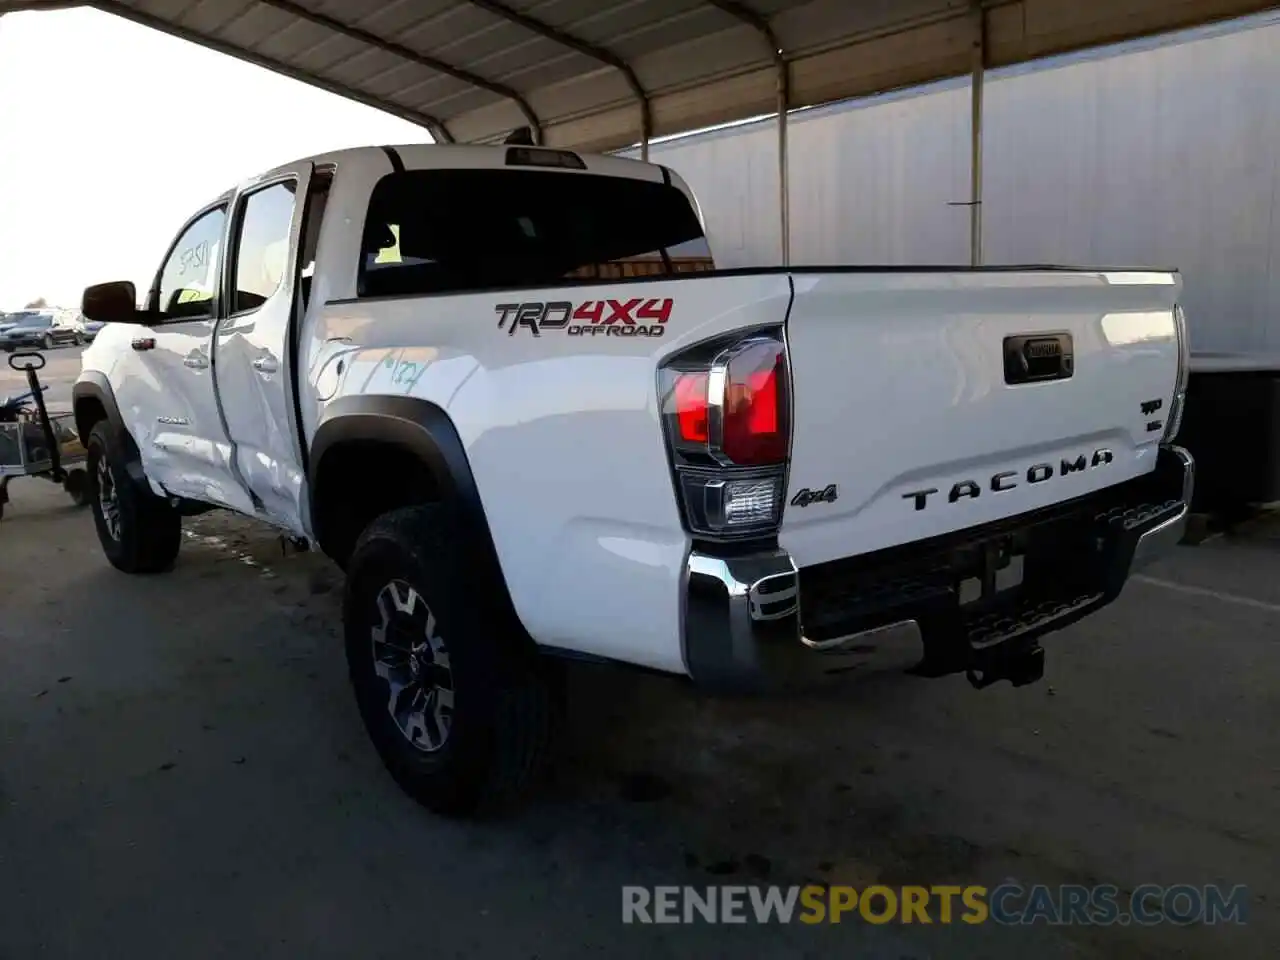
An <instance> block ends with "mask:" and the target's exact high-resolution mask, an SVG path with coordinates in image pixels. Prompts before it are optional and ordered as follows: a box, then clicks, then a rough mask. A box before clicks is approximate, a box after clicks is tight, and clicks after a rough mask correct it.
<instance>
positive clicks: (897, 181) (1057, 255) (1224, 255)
mask: <svg viewBox="0 0 1280 960" xmlns="http://www.w3.org/2000/svg"><path fill="white" fill-rule="evenodd" d="M985 122H986V137H985V142H984V149H985V165H984V176H985V179H986V184H985V204H984V247H985V254H986V262H987V263H1019V262H1021V263H1028V262H1055V263H1072V264H1085V265H1107V264H1111V265H1124V266H1130V265H1153V266H1172V267H1178V268H1179V269H1181V270H1182V271H1183V274H1184V277H1185V281H1186V295H1185V303H1186V307H1187V312H1188V316H1189V318H1190V322H1191V328H1192V344H1193V346H1194V348H1195V349H1197V350H1229V351H1245V352H1251V351H1280V17H1277V16H1275V15H1271V16H1268V17H1260V18H1251V19H1249V20H1245V21H1239V22H1237V23H1234V24H1229V25H1220V26H1218V27H1214V28H1207V29H1203V30H1199V31H1192V32H1188V33H1184V34H1180V35H1176V36H1174V37H1168V38H1162V39H1160V40H1156V41H1145V42H1141V43H1137V44H1130V45H1127V46H1125V47H1120V48H1113V49H1111V50H1105V51H1096V52H1094V53H1091V54H1087V55H1080V56H1075V57H1070V58H1062V59H1059V60H1055V61H1047V62H1045V63H1043V64H1040V65H1037V66H1035V67H1032V68H1027V67H1023V68H1018V69H1015V70H1012V71H998V72H992V73H991V74H990V75H989V76H988V80H987V85H986V121H985ZM790 137H791V172H790V176H791V218H792V231H791V232H792V236H791V251H792V261H793V262H794V263H798V264H800V263H809V264H814V263H886V264H899V263H912V262H916V263H961V264H963V263H968V259H969V248H968V242H969V235H968V230H969V227H968V223H969V221H968V217H969V213H968V208H967V207H965V206H958V205H950V204H954V203H957V202H964V201H966V200H967V199H968V191H969V88H968V83H967V82H951V83H946V84H938V85H933V86H930V87H926V88H923V89H921V90H918V91H910V92H906V93H898V94H890V95H887V96H884V97H878V98H875V99H872V100H866V101H858V102H854V103H848V104H840V105H837V106H834V107H827V108H822V109H819V110H811V111H805V112H801V113H798V114H796V115H795V116H794V117H793V119H792V120H791V123H790ZM650 155H651V159H652V160H654V161H656V162H660V163H665V164H667V165H669V166H671V167H672V168H674V169H675V170H677V171H679V173H680V174H681V175H682V176H683V177H684V178H685V179H686V180H687V181H688V182H689V184H690V186H692V187H693V189H694V190H695V191H696V193H697V194H698V196H699V198H700V202H701V204H702V208H703V213H704V215H705V216H706V218H707V224H708V229H709V232H710V233H711V238H712V241H713V243H714V245H715V248H716V253H717V259H718V260H719V261H720V262H721V263H722V265H724V266H749V265H761V264H773V263H777V262H778V257H779V253H778V251H779V242H778V214H777V196H778V172H777V153H776V132H775V126H774V123H773V121H772V120H768V121H765V122H761V123H753V124H749V125H745V126H741V127H736V128H731V129H726V130H719V131H714V132H711V133H703V134H698V135H695V136H693V137H690V138H686V139H682V140H676V141H668V142H666V143H659V144H655V145H654V146H653V147H652V148H651V151H650Z"/></svg>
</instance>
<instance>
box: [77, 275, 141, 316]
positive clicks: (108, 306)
mask: <svg viewBox="0 0 1280 960" xmlns="http://www.w3.org/2000/svg"><path fill="white" fill-rule="evenodd" d="M80 312H81V313H83V314H84V315H85V317H87V318H88V319H90V320H97V321H98V322H99V323H146V322H147V317H146V315H145V314H143V313H142V312H141V311H139V310H138V294H137V291H136V290H135V289H134V286H133V284H132V283H131V282H130V281H128V280H116V281H113V282H111V283H95V284H94V285H93V286H92V287H85V288H84V296H82V297H81V298H80Z"/></svg>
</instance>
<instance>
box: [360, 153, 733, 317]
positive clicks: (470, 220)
mask: <svg viewBox="0 0 1280 960" xmlns="http://www.w3.org/2000/svg"><path fill="white" fill-rule="evenodd" d="M714 268H715V264H714V263H713V261H712V259H711V251H710V248H709V247H708V246H707V240H706V237H705V236H704V234H703V231H702V225H701V224H700V223H699V222H698V217H697V214H696V213H695V212H694V209H693V206H692V205H691V204H690V203H689V200H688V198H687V197H686V196H685V195H684V194H683V193H682V192H681V191H680V190H679V189H677V188H676V187H673V186H670V185H668V184H663V183H654V182H651V181H647V180H635V179H631V178H625V177H606V176H599V175H595V174H577V173H560V172H555V173H552V172H548V171H533V170H512V169H509V168H508V169H500V170H415V171H409V172H406V173H396V174H390V175H389V176H387V177H384V178H383V179H382V180H381V181H379V183H378V185H377V187H376V188H375V189H374V191H373V196H372V198H371V199H370V203H369V215H368V218H367V220H366V222H365V232H364V242H363V245H362V250H361V262H360V293H361V295H362V296H387V295H398V296H405V295H411V294H421V293H443V292H461V291H465V290H482V289H493V288H501V287H512V286H515V287H520V286H536V285H538V284H548V283H555V284H563V283H569V282H575V281H576V282H595V281H599V280H616V279H623V278H626V277H639V276H671V275H673V274H677V273H690V272H701V271H706V270H713V269H714Z"/></svg>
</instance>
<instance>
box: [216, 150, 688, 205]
mask: <svg viewBox="0 0 1280 960" xmlns="http://www.w3.org/2000/svg"><path fill="white" fill-rule="evenodd" d="M512 150H524V151H533V153H534V154H535V155H536V154H537V153H538V152H540V151H550V152H552V153H559V154H569V155H572V156H574V157H577V158H578V159H579V160H581V161H582V164H583V167H584V169H573V168H569V167H563V166H549V165H541V164H531V165H530V166H535V167H537V168H538V169H542V170H549V171H554V172H557V173H566V174H570V175H574V174H582V173H593V174H603V175H605V176H611V177H628V178H631V179H635V180H650V181H657V180H661V179H663V178H664V172H663V170H664V168H663V167H661V166H659V165H657V164H653V163H645V162H643V161H640V160H628V159H624V158H622V157H610V156H604V155H602V154H591V153H577V152H576V151H571V150H557V149H555V148H551V147H529V146H523V145H505V144H502V145H493V146H488V145H476V144H433V143H407V144H389V145H385V146H367V147H351V148H348V149H345V150H331V151H329V152H327V153H317V154H313V155H312V156H309V157H300V158H298V159H296V160H292V161H290V162H288V163H283V164H281V165H280V166H278V167H273V168H272V169H270V170H266V171H264V172H262V173H260V174H258V175H256V176H253V177H250V178H249V179H248V180H245V181H244V182H242V183H240V184H239V185H238V186H236V187H234V188H232V189H230V190H227V191H225V192H224V193H223V194H221V195H219V196H218V197H216V198H214V199H213V200H211V201H210V203H211V204H212V203H217V202H219V201H222V200H225V199H228V198H229V197H230V196H231V195H232V194H234V193H235V192H236V190H243V189H246V188H248V187H252V186H253V185H254V184H256V183H258V182H259V181H262V180H266V179H269V178H271V177H273V176H276V175H277V174H279V173H281V172H283V171H285V170H288V169H291V168H293V167H296V166H297V165H298V164H300V163H306V162H310V163H313V164H315V165H317V166H320V165H333V166H335V167H345V168H351V167H362V166H364V167H368V168H370V170H371V171H373V172H377V173H386V172H390V171H391V169H392V166H391V164H392V161H391V157H392V156H396V157H398V158H399V162H400V163H403V164H404V168H405V169H406V170H431V169H441V170H468V169H469V170H485V169H494V170H497V169H502V168H504V167H506V166H508V165H509V163H508V156H509V151H512ZM665 176H666V177H668V178H669V177H670V176H671V175H670V173H666V174H665Z"/></svg>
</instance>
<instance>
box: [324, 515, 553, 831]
mask: <svg viewBox="0 0 1280 960" xmlns="http://www.w3.org/2000/svg"><path fill="white" fill-rule="evenodd" d="M457 545H458V537H457V535H456V534H455V533H454V532H453V531H452V530H451V529H450V522H449V519H448V516H447V514H446V513H445V512H443V511H442V510H441V509H440V508H439V507H437V506H434V505H430V506H419V507H407V508H403V509H399V510H393V511H391V512H390V513H387V514H384V515H383V516H381V517H379V518H378V519H377V520H375V521H374V522H373V523H372V524H370V526H369V527H368V529H366V530H365V531H364V533H363V534H362V535H361V537H360V539H359V540H358V541H357V543H356V546H355V549H354V550H353V551H352V554H351V556H350V558H349V561H348V564H347V582H346V590H345V597H344V601H343V626H344V631H345V637H346V649H347V665H348V668H349V672H350V676H351V683H352V687H353V688H354V691H355V695H356V703H357V705H358V706H359V709H360V716H361V718H362V719H363V721H364V725H365V729H366V730H367V731H368V733H369V736H370V738H371V739H372V740H373V743H374V746H375V747H376V748H377V751H378V754H379V755H380V756H381V758H382V761H383V763H384V764H385V765H386V767H387V769H388V771H389V772H390V773H391V775H392V777H394V778H395V780H396V782H397V783H398V784H399V785H400V786H401V788H402V789H404V790H405V792H406V793H408V794H409V795H410V796H412V797H413V798H414V799H415V800H417V801H418V802H419V803H421V804H422V805H423V806H425V807H427V808H428V809H430V810H432V811H434V812H436V813H438V814H442V815H444V816H449V817H471V816H477V815H486V814H493V813H497V812H500V811H502V810H504V809H507V808H509V807H510V806H512V805H513V804H514V803H515V802H516V801H517V800H519V799H520V798H522V797H523V796H524V795H525V794H526V793H527V792H528V791H529V789H530V788H531V787H532V786H533V784H534V781H535V780H536V778H537V776H538V774H539V773H540V772H541V771H542V768H543V765H544V760H545V758H546V755H547V751H548V747H549V743H550V740H551V727H552V702H553V701H552V695H551V689H550V686H549V684H548V683H547V680H546V676H545V675H544V673H543V671H542V669H541V668H540V666H539V657H538V655H537V653H536V652H535V650H534V648H533V644H532V642H531V641H530V640H529V639H528V637H527V636H525V635H524V634H523V632H522V630H521V628H520V626H519V624H518V623H515V622H513V621H514V618H513V617H510V616H506V615H503V614H500V613H498V612H497V610H498V607H499V605H497V604H494V603H492V602H489V598H488V597H486V596H485V591H484V590H483V588H479V589H478V588H477V586H476V584H475V583H474V581H473V580H471V579H470V578H469V577H468V573H469V572H470V571H468V570H465V569H460V568H461V567H463V566H464V565H463V564H460V563H458V561H457V558H458V556H459V550H458V548H457ZM408 588H412V590H413V591H415V592H416V597H415V596H414V595H413V594H410V593H409V592H408ZM389 589H390V590H394V591H396V594H397V597H396V599H395V604H394V605H395V606H396V607H399V606H400V599H401V598H403V599H404V600H405V601H406V603H407V605H408V607H409V608H410V610H409V613H408V614H407V615H403V617H404V623H403V624H400V625H397V626H396V627H395V628H394V629H395V631H396V635H397V636H398V637H401V638H408V641H407V642H409V643H415V642H416V638H418V637H422V638H424V641H423V642H421V643H420V644H419V646H421V647H422V656H423V657H425V658H427V660H429V662H427V661H421V662H419V661H418V660H417V659H416V658H415V657H408V658H405V657H399V659H400V661H401V662H405V666H404V667H403V668H402V667H401V666H399V665H398V664H397V665H392V664H391V663H390V661H391V660H392V659H395V658H396V657H397V656H399V655H398V654H393V653H392V651H393V650H394V649H397V646H393V645H391V644H385V643H378V642H376V641H375V639H374V636H375V627H376V626H378V625H379V624H382V623H385V622H386V619H385V618H384V616H383V614H382V613H380V610H379V605H378V598H379V596H383V597H384V599H385V598H386V597H387V596H389V595H388V594H387V593H386V591H387V590H389ZM417 601H422V605H423V606H425V608H426V613H425V614H424V613H423V612H422V610H421V608H420V606H419V605H418V604H417ZM402 609H403V608H402ZM428 617H431V618H434V624H435V634H434V636H435V638H436V639H432V640H431V642H430V643H427V642H425V638H427V637H428V636H429V635H430V633H429V628H425V627H419V626H418V624H419V623H421V624H426V623H429V622H431V621H430V620H428V619H427V618H428ZM504 621H508V622H504ZM404 626H407V627H408V628H409V632H405V630H404V629H403V627H404ZM390 632H391V631H386V632H384V633H383V636H384V637H387V636H389V635H390ZM398 649H400V650H403V649H404V646H403V645H398ZM429 650H430V651H435V656H434V657H431V656H430V653H429V652H428V651H429ZM378 651H380V654H379V652H378ZM441 653H444V654H446V655H447V657H446V658H441V657H440V654H441ZM379 655H380V656H381V657H382V662H381V663H378V661H377V658H378V657H379ZM408 660H414V663H412V664H409V663H407V661H408ZM410 667H412V668H413V669H412V672H411V673H412V677H413V682H414V683H417V682H419V680H420V679H421V678H427V680H428V682H427V683H425V684H424V686H432V687H433V688H434V691H435V693H434V699H432V694H431V693H430V692H428V693H426V694H425V695H424V696H423V698H422V699H416V697H417V696H418V693H417V692H415V691H413V690H412V689H408V690H406V691H405V693H402V694H401V695H400V696H399V697H398V698H396V699H395V700H394V701H393V700H392V698H391V696H390V689H391V688H390V685H389V682H388V680H387V679H385V678H384V677H382V676H380V675H379V673H378V670H379V669H383V670H384V671H385V670H399V671H401V673H400V674H399V676H401V677H405V676H409V675H410V674H409V673H407V672H405V671H409V669H410ZM446 674H447V676H446ZM446 685H447V687H448V689H449V691H450V692H449V698H448V699H449V702H450V703H451V705H452V709H448V708H447V707H446V708H445V710H447V714H446V716H447V720H448V722H447V724H444V723H442V722H441V720H442V719H443V717H442V713H443V711H442V709H441V708H440V707H439V706H438V704H439V703H440V701H441V698H442V697H443V696H444V694H443V692H442V691H443V688H444V687H445V686H446ZM406 695H408V696H409V697H410V698H411V699H410V700H409V701H408V702H406V699H405V698H406ZM419 703H420V704H422V710H421V711H420V718H419V719H420V720H421V723H420V724H419V725H418V733H419V734H420V736H419V735H417V734H415V735H414V737H415V738H416V739H418V740H419V741H421V742H419V743H418V744H415V743H414V742H412V740H411V735H410V734H409V733H406V732H404V731H403V729H402V723H403V722H407V721H401V720H397V719H395V718H393V716H392V708H393V706H392V705H393V704H394V705H395V708H396V709H397V710H398V709H399V708H401V707H412V706H413V705H414V704H419ZM433 706H434V707H435V709H434V710H433V713H434V716H435V718H436V719H435V720H434V721H430V725H431V730H432V731H434V733H433V734H432V733H429V731H428V727H427V724H428V722H429V721H428V720H427V718H426V713H427V709H428V708H431V707H433ZM405 713H406V714H409V710H407V709H406V710H405ZM411 726H413V725H412V724H411ZM442 730H443V731H445V733H444V734H443V736H435V734H439V733H440V732H441V731H442ZM433 738H434V739H439V740H440V741H441V742H440V743H438V744H435V745H434V746H432V745H431V744H429V743H428V742H427V741H429V740H431V739H433Z"/></svg>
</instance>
